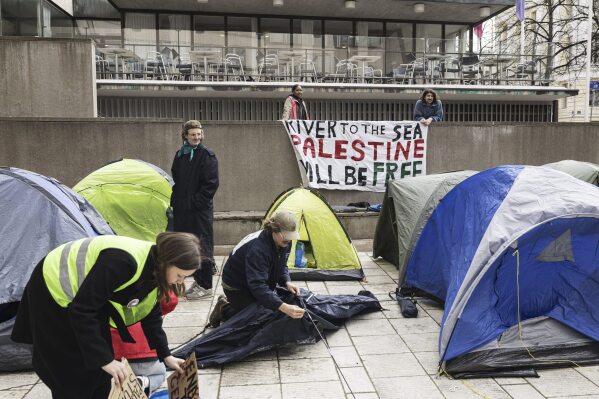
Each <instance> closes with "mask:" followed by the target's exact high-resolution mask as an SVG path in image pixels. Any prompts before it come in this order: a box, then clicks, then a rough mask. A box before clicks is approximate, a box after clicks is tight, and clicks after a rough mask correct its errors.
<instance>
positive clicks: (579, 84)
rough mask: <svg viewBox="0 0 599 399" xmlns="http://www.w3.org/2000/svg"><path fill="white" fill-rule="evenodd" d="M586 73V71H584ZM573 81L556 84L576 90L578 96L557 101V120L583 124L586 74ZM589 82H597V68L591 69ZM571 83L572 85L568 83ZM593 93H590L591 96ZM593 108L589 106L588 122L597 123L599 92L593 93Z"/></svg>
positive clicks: (598, 119) (598, 73) (598, 117)
mask: <svg viewBox="0 0 599 399" xmlns="http://www.w3.org/2000/svg"><path fill="white" fill-rule="evenodd" d="M585 72H586V71H585ZM582 75H583V76H579V77H577V78H575V79H571V80H566V79H565V78H564V79H563V80H561V81H559V82H556V83H558V84H560V85H562V86H564V87H566V86H570V87H572V88H573V89H578V90H579V94H578V95H577V96H573V97H567V98H562V99H560V100H559V108H558V112H559V114H558V115H559V120H560V121H561V122H584V121H585V102H586V99H587V97H586V96H587V87H586V84H587V80H586V73H583V74H582ZM591 80H595V81H597V80H599V67H595V68H593V69H591ZM570 82H572V84H571V83H570ZM592 94H593V93H592V92H591V95H592ZM594 105H595V106H594V107H590V106H589V113H590V120H591V121H599V92H595V104H594Z"/></svg>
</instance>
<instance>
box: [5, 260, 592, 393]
mask: <svg viewBox="0 0 599 399" xmlns="http://www.w3.org/2000/svg"><path fill="white" fill-rule="evenodd" d="M360 259H361V261H362V264H363V267H364V272H365V274H366V276H367V277H366V278H367V281H365V282H348V281H335V282H312V281H310V282H300V283H299V285H300V286H301V287H304V288H308V289H310V290H312V291H313V292H316V293H319V294H357V293H358V291H360V290H362V289H367V290H370V291H372V292H373V293H374V294H375V295H376V296H377V298H379V300H380V301H381V303H382V305H383V307H384V308H385V310H384V311H381V312H377V313H371V314H365V315H361V316H358V317H356V318H355V319H352V320H350V321H348V322H347V323H346V325H345V327H344V328H343V329H341V330H339V331H336V332H334V333H328V334H327V335H326V341H327V343H328V345H329V347H330V351H331V353H332V356H331V353H329V351H328V350H327V347H326V346H325V343H324V342H322V341H321V342H319V343H317V344H316V345H304V346H293V347H285V348H281V349H279V350H276V351H274V350H273V351H269V352H265V353H260V354H257V355H254V356H252V357H251V358H247V359H245V360H244V361H241V362H237V363H234V364H229V365H225V366H224V367H217V368H209V369H204V370H200V371H199V380H200V394H201V398H202V399H217V398H218V399H232V398H239V399H251V398H256V399H291V398H318V399H336V398H340V399H352V398H355V399H375V398H381V399H386V398H393V399H397V398H399V399H401V398H406V399H416V398H423V399H435V398H439V399H443V398H446V399H461V398H473V399H476V398H488V399H491V398H493V399H503V398H514V399H537V398H554V399H562V398H577V399H591V398H593V399H599V366H592V367H567V368H560V369H551V370H540V371H539V375H540V378H503V379H501V378H496V379H493V378H487V379H475V380H467V381H462V380H451V379H448V378H447V377H445V376H441V377H438V376H437V361H438V353H437V351H436V347H437V338H438V332H439V322H440V320H441V317H442V314H443V312H442V309H440V308H439V307H438V306H436V305H435V304H434V303H433V302H428V301H421V302H419V305H418V306H419V315H418V318H417V319H404V318H403V317H402V316H401V313H400V311H399V306H398V305H397V304H396V302H394V301H391V299H390V298H389V296H388V295H387V293H388V292H389V291H392V290H394V288H395V285H396V283H397V271H396V269H395V267H394V266H393V265H391V264H389V263H387V262H385V261H382V260H379V259H377V260H373V259H372V258H371V257H370V256H369V255H368V254H366V253H360ZM224 261H225V257H217V262H218V263H219V264H220V266H221V267H222V265H223V264H224ZM217 279H218V281H217ZM215 283H216V292H215V295H214V297H211V298H209V299H203V300H199V301H186V300H185V299H182V300H181V302H180V304H179V306H178V307H177V309H176V310H175V311H174V312H173V313H171V314H169V315H167V316H166V318H165V320H164V327H165V330H166V332H167V335H168V338H169V343H170V344H171V346H172V347H176V346H177V345H178V344H181V343H184V342H186V341H187V340H189V339H190V338H192V337H194V336H195V335H196V334H197V333H198V332H199V331H200V330H201V329H202V326H203V325H204V324H205V323H206V320H207V318H208V314H209V312H210V309H211V308H212V306H213V305H214V303H215V302H216V298H217V297H218V295H219V294H220V293H222V288H221V287H220V280H219V277H217V278H216V279H215ZM333 357H334V359H335V361H336V363H337V364H338V365H339V368H337V367H336V366H335V362H334V361H333ZM344 379H345V380H346V381H347V384H346V383H345V382H344ZM348 385H349V386H348ZM50 397H51V396H50V392H49V391H48V389H47V388H46V387H45V385H44V384H43V383H42V382H40V380H39V378H37V376H36V374H35V373H33V372H25V373H4V374H1V373H0V399H9V398H10V399H38V398H50Z"/></svg>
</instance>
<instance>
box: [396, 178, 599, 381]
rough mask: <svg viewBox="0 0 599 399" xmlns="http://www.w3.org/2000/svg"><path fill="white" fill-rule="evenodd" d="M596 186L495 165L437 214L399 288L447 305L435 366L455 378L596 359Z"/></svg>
mask: <svg viewBox="0 0 599 399" xmlns="http://www.w3.org/2000/svg"><path fill="white" fill-rule="evenodd" d="M598 243H599V189H598V188H597V187H595V186H593V185H591V184H588V183H585V182H583V181H580V180H578V179H576V178H573V177H571V176H569V175H567V174H565V173H562V172H559V171H555V170H553V169H550V168H545V167H532V166H501V167H496V168H493V169H489V170H487V171H484V172H481V173H478V174H476V175H474V176H472V177H470V178H468V179H466V180H465V181H463V182H462V183H460V184H459V185H458V186H456V187H455V188H454V189H453V190H452V191H451V192H449V193H448V194H447V195H446V196H445V198H444V199H443V200H442V201H441V202H440V204H439V205H438V207H437V208H436V209H435V211H434V213H433V215H432V216H431V218H430V220H429V221H428V223H427V224H426V226H425V228H424V230H423V232H422V235H421V237H420V239H419V240H418V243H417V245H416V247H415V249H414V252H413V254H412V256H411V257H410V260H409V262H408V266H407V272H406V280H405V285H407V286H411V287H414V288H418V289H420V290H422V291H424V292H426V293H427V294H429V295H432V296H434V297H436V298H438V299H439V300H441V301H443V302H444V303H445V312H444V315H443V320H442V324H441V332H440V336H439V355H440V359H439V360H440V364H441V366H442V367H443V368H444V370H445V371H447V372H448V373H450V374H452V375H454V376H455V377H468V376H474V375H477V376H481V375H490V376H494V375H509V374H510V373H511V374H514V375H515V374H516V371H522V370H525V371H526V370H528V371H529V372H531V373H534V368H535V367H539V366H551V367H555V366H559V365H572V364H574V363H576V364H588V363H596V362H598V361H599V360H598V359H599V343H598V342H597V341H599V313H597V309H599V295H598V294H597V293H598V292H599V250H598V248H599V246H598Z"/></svg>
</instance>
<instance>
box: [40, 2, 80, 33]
mask: <svg viewBox="0 0 599 399" xmlns="http://www.w3.org/2000/svg"><path fill="white" fill-rule="evenodd" d="M42 36H43V37H73V20H72V19H71V17H70V16H69V15H67V14H65V13H64V12H62V11H61V10H59V9H58V8H56V7H55V6H54V5H52V4H50V3H49V2H47V1H44V2H43V3H42Z"/></svg>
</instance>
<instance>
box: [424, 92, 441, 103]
mask: <svg viewBox="0 0 599 399" xmlns="http://www.w3.org/2000/svg"><path fill="white" fill-rule="evenodd" d="M429 93H430V94H432V95H433V104H434V103H436V102H437V100H439V96H437V93H436V92H435V91H434V90H433V89H424V91H423V92H422V95H421V96H420V100H422V102H423V103H425V104H426V101H425V100H424V97H426V95H427V94H429Z"/></svg>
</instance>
